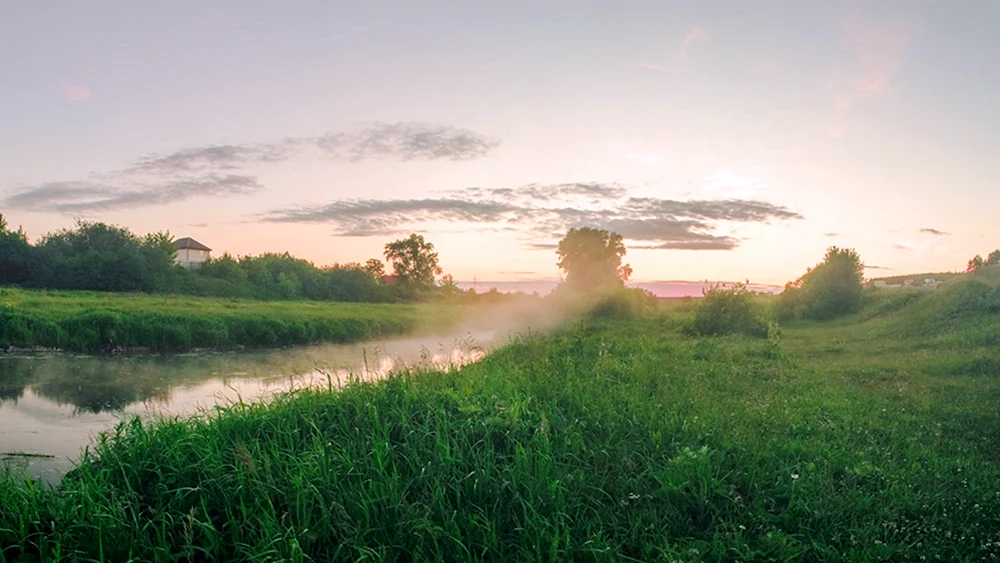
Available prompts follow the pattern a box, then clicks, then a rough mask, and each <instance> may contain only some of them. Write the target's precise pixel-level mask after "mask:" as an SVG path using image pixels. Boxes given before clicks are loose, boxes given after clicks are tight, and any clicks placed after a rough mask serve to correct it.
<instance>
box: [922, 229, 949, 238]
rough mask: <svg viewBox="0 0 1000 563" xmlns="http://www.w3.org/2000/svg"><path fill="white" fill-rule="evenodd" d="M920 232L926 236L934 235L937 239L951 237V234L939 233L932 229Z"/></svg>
mask: <svg viewBox="0 0 1000 563" xmlns="http://www.w3.org/2000/svg"><path fill="white" fill-rule="evenodd" d="M920 232H921V233H923V234H925V235H934V236H936V237H946V236H949V235H951V233H946V232H944V231H939V230H937V229H931V228H924V229H920Z"/></svg>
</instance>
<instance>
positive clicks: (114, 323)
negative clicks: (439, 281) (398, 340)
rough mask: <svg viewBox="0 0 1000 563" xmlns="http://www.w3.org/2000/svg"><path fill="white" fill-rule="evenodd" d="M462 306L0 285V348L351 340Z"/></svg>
mask: <svg viewBox="0 0 1000 563" xmlns="http://www.w3.org/2000/svg"><path fill="white" fill-rule="evenodd" d="M467 313H468V311H466V310H464V308H463V307H461V306H452V305H441V304H435V305H429V304H375V303H327V302H316V301H253V300H243V299H215V298H204V297H190V296H170V295H145V294H122V293H97V292H82V291H34V290H19V289H10V288H4V289H0V350H2V349H13V350H17V349H58V350H66V351H73V352H86V353H118V352H142V351H156V352H161V351H170V352H178V351H188V350H193V349H230V348H238V347H247V348H260V347H275V346H293V345H302V344H312V343H318V342H355V341H360V340H367V339H371V338H377V337H383V336H390V335H399V334H408V333H412V332H414V331H419V330H432V329H441V328H446V327H448V326H450V325H452V324H454V323H456V322H458V321H460V320H461V319H462V318H463V316H464V315H466V314H467Z"/></svg>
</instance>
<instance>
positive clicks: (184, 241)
mask: <svg viewBox="0 0 1000 563" xmlns="http://www.w3.org/2000/svg"><path fill="white" fill-rule="evenodd" d="M174 248H176V249H177V250H181V249H184V248H190V249H191V250H207V251H209V252H211V251H212V249H211V248H209V247H207V246H205V245H204V244H202V243H200V242H198V241H196V240H194V239H193V238H191V237H184V238H179V239H177V240H175V241H174Z"/></svg>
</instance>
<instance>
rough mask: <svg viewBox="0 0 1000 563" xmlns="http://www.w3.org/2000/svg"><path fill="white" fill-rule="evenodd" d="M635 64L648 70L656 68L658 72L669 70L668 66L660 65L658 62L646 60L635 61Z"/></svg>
mask: <svg viewBox="0 0 1000 563" xmlns="http://www.w3.org/2000/svg"><path fill="white" fill-rule="evenodd" d="M635 66H637V67H639V68H644V69H646V70H655V71H656V72H666V71H667V70H669V69H668V68H667V67H665V66H663V65H658V64H656V63H650V62H646V61H639V62H637V63H635Z"/></svg>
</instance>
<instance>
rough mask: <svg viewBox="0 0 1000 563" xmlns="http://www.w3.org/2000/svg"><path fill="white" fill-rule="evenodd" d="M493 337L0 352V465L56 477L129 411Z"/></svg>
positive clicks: (333, 377)
mask: <svg viewBox="0 0 1000 563" xmlns="http://www.w3.org/2000/svg"><path fill="white" fill-rule="evenodd" d="M498 340H499V339H497V338H496V332H495V331H488V332H478V333H469V332H464V333H461V334H453V335H449V336H438V337H421V338H401V339H397V340H384V341H375V342H366V343H358V344H346V345H318V346H309V347H303V348H294V349H282V350H268V351H246V352H216V353H213V352H205V353H197V354H175V355H164V356H134V357H116V358H104V357H94V356H74V355H66V354H42V355H33V356H6V357H4V356H0V463H6V464H8V465H15V466H24V467H26V468H27V469H28V473H29V474H31V475H33V476H36V477H41V478H43V479H45V480H47V481H52V482H55V481H57V480H58V479H59V476H60V475H62V474H63V473H64V472H65V471H67V470H68V469H70V468H71V467H72V461H71V460H73V459H75V458H76V457H77V456H78V455H79V453H80V451H81V450H82V448H83V447H84V446H86V445H87V444H88V443H90V442H91V441H92V440H93V438H94V437H95V436H96V435H97V433H98V432H100V431H102V430H106V429H108V428H111V427H113V426H114V425H115V424H116V423H117V422H119V421H120V420H122V419H125V418H128V417H129V416H131V415H138V416H143V417H151V416H158V415H164V416H171V415H184V414H190V413H194V412H197V411H198V410H201V409H205V408H210V407H212V406H213V405H217V404H227V403H230V402H233V401H236V400H238V399H242V400H243V401H246V402H251V401H259V400H266V399H267V397H269V396H271V395H273V394H274V393H279V392H282V391H286V390H288V389H291V388H302V387H306V386H322V387H326V386H327V385H330V384H331V383H332V384H333V385H334V386H337V385H343V384H345V383H347V382H349V381H353V380H359V379H360V380H372V379H377V378H379V377H382V376H384V375H385V374H386V373H388V372H389V371H391V370H393V369H396V368H398V367H401V366H415V365H423V366H429V365H433V366H435V367H438V368H443V369H446V368H448V367H451V366H461V365H463V364H466V363H468V362H470V361H476V360H478V359H480V358H481V357H482V356H483V355H484V353H485V352H484V347H486V346H488V345H494V344H496V343H497V341H498ZM10 453H28V454H40V455H44V456H52V457H22V456H10V455H9V454H10Z"/></svg>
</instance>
